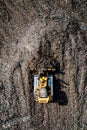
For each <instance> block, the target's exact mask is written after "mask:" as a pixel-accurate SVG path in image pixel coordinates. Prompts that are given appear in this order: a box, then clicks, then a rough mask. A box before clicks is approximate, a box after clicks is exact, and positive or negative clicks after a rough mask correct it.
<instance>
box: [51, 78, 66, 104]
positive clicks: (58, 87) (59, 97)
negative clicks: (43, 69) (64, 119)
mask: <svg viewBox="0 0 87 130" xmlns="http://www.w3.org/2000/svg"><path fill="white" fill-rule="evenodd" d="M62 84H65V85H68V84H67V83H65V82H63V81H62V80H60V79H57V78H56V77H55V76H54V85H53V86H54V87H53V94H54V96H53V102H56V103H58V104H59V105H67V104H68V98H67V94H66V92H65V91H63V90H62V88H64V87H66V86H65V85H64V86H63V85H62Z"/></svg>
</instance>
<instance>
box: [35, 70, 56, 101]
mask: <svg viewBox="0 0 87 130" xmlns="http://www.w3.org/2000/svg"><path fill="white" fill-rule="evenodd" d="M53 71H54V69H51V68H48V69H47V70H45V72H44V73H39V74H36V75H34V98H35V101H36V102H39V103H48V102H51V101H52V100H53Z"/></svg>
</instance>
